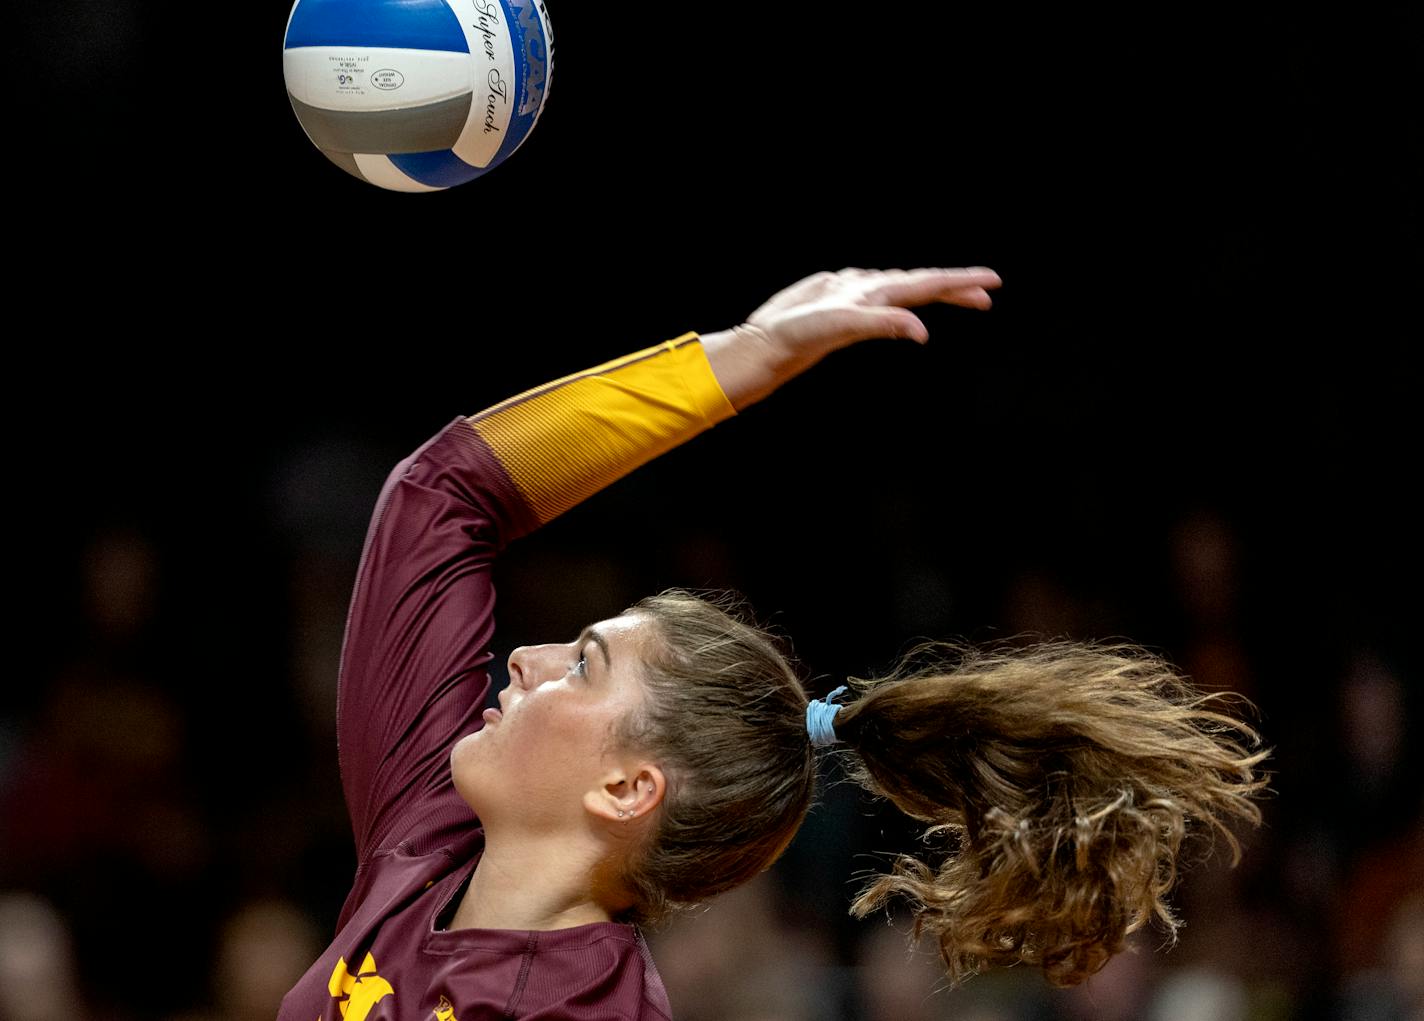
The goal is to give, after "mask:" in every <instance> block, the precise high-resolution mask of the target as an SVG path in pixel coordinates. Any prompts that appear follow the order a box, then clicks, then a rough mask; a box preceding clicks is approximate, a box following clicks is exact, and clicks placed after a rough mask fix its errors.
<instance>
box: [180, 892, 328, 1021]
mask: <svg viewBox="0 0 1424 1021" xmlns="http://www.w3.org/2000/svg"><path fill="white" fill-rule="evenodd" d="M324 948H325V946H324V942H323V940H322V939H321V937H320V936H319V934H318V932H317V928H316V926H315V925H314V924H313V923H312V921H311V919H310V918H308V917H307V916H306V915H305V914H304V913H303V912H302V911H300V910H299V909H298V908H297V907H295V906H294V905H292V904H289V903H287V902H286V901H282V900H274V899H271V898H264V899H259V900H254V901H251V902H249V903H247V904H244V905H243V906H242V907H241V908H239V909H238V910H237V911H236V912H235V913H234V914H233V915H231V916H230V917H229V918H228V919H227V921H226V922H224V923H223V926H222V931H221V934H220V937H219V943H218V947H217V954H216V959H215V961H214V964H213V969H212V976H211V982H210V989H209V994H208V1006H207V1007H206V1008H203V1009H200V1010H192V1011H185V1012H184V1013H182V1014H179V1015H175V1016H174V1017H172V1018H171V1019H170V1021H271V1019H272V1018H274V1017H276V1016H277V1011H278V1008H280V1007H281V1004H282V997H283V996H285V995H287V991H288V990H289V989H291V988H292V986H294V985H296V983H297V980H298V979H299V978H301V977H302V975H303V974H304V973H305V972H306V970H307V968H308V967H310V966H311V963H312V961H314V960H316V958H317V957H318V956H320V954H321V952H322V950H323V949H324Z"/></svg>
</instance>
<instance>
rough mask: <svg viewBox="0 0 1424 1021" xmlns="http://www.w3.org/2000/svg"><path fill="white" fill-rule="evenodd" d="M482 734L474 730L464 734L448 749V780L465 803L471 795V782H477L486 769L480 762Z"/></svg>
mask: <svg viewBox="0 0 1424 1021" xmlns="http://www.w3.org/2000/svg"><path fill="white" fill-rule="evenodd" d="M482 733H483V731H480V730H476V731H474V732H473V733H470V734H466V735H465V736H464V737H462V738H460V740H458V741H456V742H455V745H454V747H453V748H451V749H450V779H451V780H452V781H453V782H454V784H455V790H457V791H459V792H460V797H462V798H464V799H465V801H467V802H468V801H469V800H470V797H471V794H472V793H473V791H472V787H471V783H472V781H475V780H477V779H478V778H479V777H480V776H481V775H482V773H483V772H484V771H485V769H486V768H487V767H486V766H485V765H482V764H481V762H480V759H481V758H482V756H481V755H480V745H481V744H482V741H481V740H480V737H481V734H482Z"/></svg>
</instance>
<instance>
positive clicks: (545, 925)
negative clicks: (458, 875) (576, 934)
mask: <svg viewBox="0 0 1424 1021" xmlns="http://www.w3.org/2000/svg"><path fill="white" fill-rule="evenodd" d="M582 858H583V856H582V855H580V854H577V853H572V854H571V853H570V848H569V847H568V845H567V843H566V842H564V841H554V840H549V841H528V840H521V841H518V842H515V843H513V844H505V843H501V842H498V841H492V840H490V839H489V834H488V832H486V843H485V849H484V853H483V854H482V855H481V857H480V861H479V865H478V866H476V868H475V872H474V875H472V876H471V877H470V882H469V885H468V886H467V887H466V888H465V891H464V893H463V895H462V896H461V897H460V901H459V903H458V904H457V905H456V908H455V914H454V916H453V917H452V918H451V919H450V925H449V928H451V929H568V928H571V927H573V926H575V925H586V924H588V923H590V922H608V921H612V917H611V915H610V913H609V912H608V911H607V910H606V909H605V908H604V907H602V906H601V905H600V904H599V903H598V902H597V900H596V899H595V898H594V896H593V893H592V891H591V890H590V889H589V887H590V878H589V877H590V875H591V873H592V868H591V866H590V865H588V864H586V863H584V862H583V861H582Z"/></svg>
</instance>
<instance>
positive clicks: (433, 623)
mask: <svg viewBox="0 0 1424 1021" xmlns="http://www.w3.org/2000/svg"><path fill="white" fill-rule="evenodd" d="M998 285H999V279H998V277H997V276H995V274H994V273H992V272H991V271H989V270H986V269H950V270H941V269H921V270H914V271H908V272H905V271H890V272H870V271H864V270H858V269H847V270H842V271H841V272H839V273H819V274H817V275H815V276H812V277H808V278H807V279H805V280H802V281H800V282H798V283H796V284H794V285H793V286H791V287H789V288H787V289H786V290H784V291H781V292H780V293H778V294H777V295H775V296H774V297H772V298H771V299H770V300H769V301H767V302H766V303H765V304H764V305H762V306H761V307H760V308H758V309H757V310H756V311H755V312H754V313H752V315H751V316H749V317H748V318H747V321H746V322H745V323H744V324H741V325H738V326H736V327H733V328H732V329H731V330H727V331H724V332H720V333H714V334H709V335H707V336H702V337H700V336H698V335H697V334H695V333H685V334H683V335H682V336H679V337H677V338H676V339H673V340H669V341H667V342H665V343H663V344H660V345H658V346H656V347H650V348H647V349H645V350H641V351H637V352H635V353H633V354H630V355H627V356H625V357H623V358H618V359H615V360H613V361H610V362H607V363H605V364H602V365H598V366H596V367H594V368H591V369H588V370H587V371H584V372H579V373H575V374H574V375H571V376H565V377H563V378H561V379H556V380H554V381H553V382H551V383H548V384H546V385H544V386H541V387H537V388H535V389H533V390H529V391H527V392H525V393H522V394H520V395H518V396H517V397H513V398H511V399H509V400H507V401H505V402H503V403H502V404H498V405H496V406H494V407H492V408H490V409H488V410H486V411H483V412H481V413H479V414H477V415H473V416H470V417H468V418H466V417H463V416H461V417H457V418H455V419H454V420H453V421H451V422H450V423H449V424H448V425H446V426H445V427H444V428H443V429H441V430H440V432H439V433H437V434H436V435H435V436H434V437H432V438H431V439H430V440H429V441H428V442H426V443H424V444H422V445H421V446H420V447H419V448H418V449H417V450H416V451H415V452H414V453H413V454H411V455H410V456H409V457H407V458H406V459H405V460H403V461H401V462H400V463H399V464H398V465H397V466H396V467H395V469H394V470H393V471H392V472H391V474H390V476H389V477H388V478H387V480H386V483H385V485H384V487H383V488H382V490H381V493H380V496H379V498H378V499H377V502H376V508H375V512H374V514H373V516H372V519H371V525H370V529H369V531H368V533H367V536H366V542H365V548H364V549H363V551H362V554H361V561H360V567H359V570H358V575H357V580H356V585H355V590H354V593H353V596H352V602H351V608H350V615H349V617H348V619H347V623H346V633H345V639H344V642H343V647H342V652H341V664H340V689H339V694H338V699H337V715H338V728H339V729H338V746H339V748H338V750H339V757H340V764H341V779H342V784H343V787H344V789H345V795H346V802H347V806H348V808H349V810H350V813H351V821H352V826H353V829H354V831H355V837H356V848H357V854H358V862H359V864H358V867H357V870H356V878H355V883H354V885H353V886H352V889H351V893H350V895H349V896H348V898H347V900H346V903H345V905H344V907H343V908H342V911H341V914H340V917H339V918H338V920H337V925H336V938H335V939H334V940H333V941H332V943H331V945H330V947H329V948H328V949H327V951H326V952H325V953H324V954H323V955H322V956H321V958H320V959H319V960H318V961H317V962H316V963H315V964H314V965H313V966H312V967H311V969H310V970H309V971H308V972H307V974H306V975H305V976H304V977H303V978H302V980H301V981H300V982H299V983H298V984H297V986H296V987H295V988H293V989H292V990H291V992H289V993H288V995H287V996H286V997H285V999H284V1000H283V1004H282V1011H281V1014H280V1018H281V1019H282V1021H312V1019H313V1018H316V1019H318V1021H321V1019H325V1021H377V1019H392V1021H394V1019H399V1021H418V1019H424V1018H429V1017H430V1016H431V1015H432V1014H433V1015H434V1017H435V1018H436V1019H438V1021H477V1019H484V1018H494V1017H500V1018H527V1019H535V1018H543V1019H553V1018H559V1019H613V1018H623V1019H635V1018H636V1019H643V1018H647V1019H659V1018H668V1017H669V1016H670V1011H669V1007H668V1001H667V996H666V994H665V992H664V990H663V986H662V983H661V980H660V979H659V977H658V973H657V970H656V968H655V967H654V965H653V962H652V960H651V958H650V957H649V954H648V949H647V946H646V944H645V943H644V941H643V938H642V935H641V932H640V929H639V924H641V923H649V922H654V921H657V920H660V919H663V918H665V917H668V916H669V915H670V914H671V913H672V912H674V911H676V910H678V909H679V908H684V907H687V906H690V905H694V904H697V903H700V902H704V901H706V900H707V899H708V898H710V897H713V896H715V895H716V894H718V893H721V892H723V891H725V890H728V889H731V888H732V887H735V886H737V885H738V884H740V883H742V882H745V881H746V880H748V879H750V878H752V877H753V876H755V875H756V874H757V873H759V872H761V871H762V870H764V869H766V868H767V867H768V866H769V865H770V864H771V863H772V862H773V861H774V860H776V858H777V857H778V856H779V855H780V854H781V852H782V851H783V850H784V849H785V847H786V846H787V844H788V843H789V842H790V840H791V838H792V836H793V835H794V834H795V832H796V830H797V827H798V826H799V825H800V823H801V821H802V819H803V818H804V816H805V814H806V812H807V809H808V807H809V805H810V803H811V799H812V794H813V789H814V782H815V775H816V762H815V748H816V747H818V746H821V745H828V744H830V743H832V742H837V741H838V742H843V743H844V746H845V748H847V749H848V750H849V751H848V754H851V755H853V756H854V758H853V760H852V761H853V763H854V764H855V765H856V767H857V768H858V770H859V774H860V778H861V780H862V781H863V782H864V783H865V784H866V785H867V786H868V787H870V788H871V789H872V790H874V791H876V792H878V793H881V794H884V795H886V796H888V797H889V798H890V799H891V800H892V801H893V802H894V803H895V804H896V805H897V806H899V807H900V808H901V809H902V810H904V811H906V812H908V813H909V814H911V815H912V816H914V817H915V818H917V819H922V820H924V821H926V822H928V823H930V824H932V825H933V826H938V827H942V828H945V829H946V831H947V832H952V833H954V834H957V835H959V836H960V837H961V844H960V847H959V849H958V853H957V854H955V855H954V856H953V857H951V858H950V859H949V860H948V862H947V863H946V864H944V865H943V866H942V867H939V868H938V869H931V868H930V867H928V866H926V865H923V864H921V863H919V862H917V861H914V860H911V859H902V860H901V861H900V862H899V863H898V864H897V865H896V866H895V867H894V870H893V872H892V873H891V874H889V875H886V876H883V877H881V879H880V880H879V881H878V882H877V883H875V884H874V885H872V886H871V887H870V888H869V889H867V890H866V891H865V892H864V893H863V895H862V896H861V897H860V899H859V900H857V901H856V903H855V904H854V906H853V909H852V910H854V911H855V912H857V913H859V914H864V913H865V912H867V911H869V910H871V909H873V908H874V907H876V906H877V905H879V904H880V903H882V902H883V901H884V900H885V899H886V898H887V897H890V896H892V895H905V896H907V897H909V898H910V900H911V902H912V903H913V904H914V905H915V907H916V919H917V928H923V929H925V930H927V931H928V932H929V933H931V934H933V935H934V936H935V937H936V938H937V939H938V941H939V944H940V947H941V950H942V955H943V957H944V960H945V963H946V965H947V966H948V968H949V970H950V972H951V974H953V975H955V976H959V975H962V974H965V973H968V972H972V971H974V970H976V969H978V968H981V967H984V966H986V965H989V964H995V963H1007V962H1013V961H1029V962H1033V963H1035V964H1039V965H1041V966H1042V967H1043V968H1044V969H1045V971H1046V972H1047V974H1048V976H1049V978H1050V979H1052V980H1053V981H1056V982H1060V983H1072V982H1075V981H1078V980H1081V979H1082V978H1083V977H1085V976H1086V975H1088V974H1090V973H1091V972H1093V971H1094V970H1096V969H1097V968H1099V967H1101V965H1102V964H1103V962H1104V961H1106V960H1107V958H1108V957H1109V956H1110V955H1111V954H1112V953H1114V952H1115V951H1116V950H1118V949H1120V948H1121V946H1122V945H1123V937H1124V935H1125V934H1126V933H1127V932H1130V931H1131V930H1132V929H1134V928H1136V927H1137V926H1139V925H1141V924H1142V923H1143V922H1144V921H1146V920H1147V919H1149V918H1150V917H1153V916H1156V917H1157V918H1159V919H1161V920H1162V921H1163V922H1165V923H1166V924H1167V925H1168V926H1169V927H1170V926H1171V925H1172V924H1173V922H1174V920H1173V919H1172V917H1171V914H1170V912H1169V910H1168V908H1167V907H1166V905H1165V902H1164V900H1163V895H1164V894H1165V892H1166V891H1167V890H1168V888H1169V887H1170V886H1171V885H1172V881H1173V878H1174V865H1175V861H1176V855H1177V850H1178V845H1179V843H1180V841H1181V839H1182V836H1183V833H1184V828H1185V827H1186V826H1187V825H1188V823H1189V822H1204V823H1206V824H1207V827H1208V828H1210V827H1217V828H1219V829H1221V830H1222V832H1224V833H1226V835H1227V837H1228V838H1230V831H1229V830H1226V829H1225V823H1224V820H1227V819H1229V818H1230V817H1232V816H1238V817H1244V818H1248V819H1255V818H1256V817H1257V810H1256V809H1255V807H1254V805H1253V804H1252V802H1251V801H1250V800H1249V796H1250V795H1251V794H1252V793H1253V792H1254V791H1255V790H1256V789H1257V788H1258V787H1259V786H1260V784H1261V782H1262V781H1261V780H1260V779H1258V778H1257V777H1256V776H1255V774H1254V771H1253V767H1254V766H1255V765H1256V763H1257V762H1258V761H1259V760H1260V758H1261V757H1262V755H1263V754H1264V753H1252V752H1250V751H1249V750H1248V749H1247V747H1246V746H1247V745H1248V744H1249V743H1251V742H1253V741H1254V738H1255V735H1254V734H1253V733H1251V732H1250V731H1249V730H1248V729H1247V728H1246V727H1244V726H1243V725H1242V724H1239V723H1237V722H1236V721H1235V720H1233V719H1232V718H1231V717H1229V716H1226V715H1222V714H1219V713H1217V712H1213V711H1212V709H1211V706H1210V705H1209V704H1206V703H1205V702H1203V700H1202V699H1200V698H1199V697H1197V696H1194V695H1193V693H1192V692H1191V691H1190V689H1189V688H1187V687H1186V685H1185V684H1184V683H1183V682H1182V681H1181V680H1180V679H1179V678H1178V677H1177V676H1176V675H1175V674H1173V673H1172V671H1171V670H1170V669H1169V668H1168V667H1167V666H1166V665H1165V664H1163V663H1161V662H1160V661H1158V660H1156V659H1155V658H1153V657H1151V656H1149V655H1147V654H1146V653H1144V652H1141V651H1140V650H1131V649H1125V648H1123V647H1117V646H1115V647H1098V646H1089V645H1074V644H1067V643H1056V644H1045V645H1042V646H1038V647H1035V648H1033V649H1029V650H1020V651H1017V652H1008V651H999V652H984V651H982V650H981V651H973V650H971V651H969V652H968V653H967V654H965V655H962V656H960V657H959V658H958V660H957V661H956V662H955V663H953V664H943V665H940V666H937V667H934V668H932V669H929V670H923V671H919V672H914V673H907V674H906V675H904V676H900V677H896V678H889V679H881V680H876V681H856V682H854V683H855V686H856V688H857V691H858V693H859V694H860V697H859V698H858V699H857V700H855V701H853V702H851V703H849V704H847V705H844V706H840V707H837V706H835V705H834V703H833V702H832V701H831V700H830V699H827V700H824V701H818V702H810V703H808V699H807V696H806V694H805V692H804V691H803V689H802V686H801V684H800V682H799V681H798V679H797V677H796V676H795V674H794V673H793V672H792V670H791V669H790V668H789V667H788V666H787V664H786V661H785V660H784V659H783V658H782V657H781V655H780V654H779V653H778V652H777V649H776V648H775V646H774V644H773V643H772V642H771V641H770V640H768V638H767V637H766V636H765V635H764V634H763V633H761V632H759V631H757V630H756V629H755V628H753V627H752V626H750V625H749V624H747V623H743V622H742V621H740V620H738V619H735V618H734V617H732V616H731V615H729V614H727V613H725V612H723V610H722V609H719V608H718V607H717V606H714V605H712V604H710V603H707V602H704V601H702V600H700V599H697V598H695V597H693V596H691V595H689V594H686V593H681V592H675V591H674V592H667V593H664V594H662V595H660V596H654V597H650V598H648V599H644V600H642V601H641V602H639V603H637V604H636V605H634V606H633V607H630V608H629V609H627V610H625V611H624V612H623V613H621V614H619V615H618V616H616V617H613V618H611V619H608V620H603V621H600V622H597V623H595V624H594V625H592V626H590V627H587V628H585V629H584V630H583V632H582V633H581V634H579V635H578V636H577V638H575V639H574V640H573V641H572V642H555V643H553V644H545V645H534V646H524V647H521V648H518V649H516V650H515V651H514V652H513V654H511V655H510V657H509V664H508V666H509V675H510V683H509V687H508V688H507V689H506V690H505V691H503V692H501V694H500V696H499V701H500V706H501V708H500V709H488V710H484V712H483V716H481V707H482V705H483V704H484V701H485V696H486V691H487V688H488V685H489V677H488V674H487V673H486V667H487V665H488V663H489V660H490V652H489V647H490V642H491V639H492V637H493V634H494V622H493V603H494V593H493V590H492V588H491V585H490V567H491V564H492V562H493V560H494V558H495V557H496V556H497V555H498V553H499V552H500V550H502V549H503V548H504V546H505V545H506V544H507V543H509V542H510V541H511V540H513V539H516V538H518V537H520V536H522V535H525V534H526V533H528V532H530V531H532V530H533V529H535V528H537V527H539V526H540V525H541V524H543V523H544V522H547V521H549V520H550V519H551V518H553V517H554V516H556V515H558V514H560V513H561V512H563V511H565V510H567V509H568V508H570V507H572V506H573V505H574V504H576V503H578V502H579V501H580V500H583V499H584V498H586V497H588V496H590V495H592V494H593V493H595V492H596V491H598V490H599V489H601V488H603V487H604V486H606V485H608V484H609V483H611V482H613V481H614V480H615V479H617V478H619V477H620V476H622V475H624V474H626V473H627V472H629V471H631V470H632V469H634V468H636V467H637V466H638V465H640V464H643V463H644V462H646V461H648V460H650V459H651V458H653V457H655V456H657V455H658V454H661V453H663V452H664V451H667V450H670V449H671V448H673V447H675V446H677V445H678V444H680V443H683V442H684V441H686V440H688V439H689V438H691V437H692V436H694V435H696V434H697V433H699V432H701V431H702V430H704V429H707V428H709V427H710V426H712V425H714V424H716V423H717V422H720V421H722V420H723V419H725V418H728V417H729V416H731V415H733V414H735V413H737V412H739V411H741V410H742V409H743V408H745V407H746V406H748V405H749V404H752V403H753V402H755V401H757V400H760V399H761V398H763V397H765V396H767V395H768V394H770V393H771V392H772V391H774V390H775V389H776V388H777V387H778V386H780V385H781V384H782V383H784V382H786V381H787V380H788V379H790V378H792V377H793V376H795V375H797V374H798V373H800V372H802V371H804V370H805V369H806V368H808V367H809V366H811V365H813V364H814V363H816V362H817V361H818V360H820V359H821V358H822V357H824V356H825V355H826V354H828V353H829V352H831V351H833V350H835V349H837V348H841V347H845V346H847V345H849V344H852V343H854V342H856V341H860V340H866V339H869V338H873V337H912V338H914V339H915V340H918V341H920V342H922V343H923V342H924V341H925V340H926V338H927V333H926V330H925V326H924V324H923V323H922V322H921V321H920V319H919V318H918V317H917V316H915V315H914V314H913V313H912V312H910V311H908V308H909V307H913V306H918V305H924V304H928V303H931V302H948V303H951V304H956V305H963V306H968V307H973V308H988V307H989V303H990V302H989V295H988V290H989V289H992V288H994V287H997V286H998ZM726 484H729V485H735V480H734V479H732V478H731V477H728V479H727V480H726ZM838 693H839V692H836V693H833V695H835V694H838ZM838 710H839V711H838ZM1233 846H1234V843H1233Z"/></svg>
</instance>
